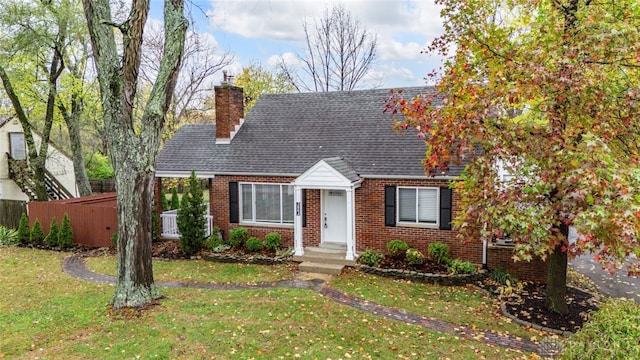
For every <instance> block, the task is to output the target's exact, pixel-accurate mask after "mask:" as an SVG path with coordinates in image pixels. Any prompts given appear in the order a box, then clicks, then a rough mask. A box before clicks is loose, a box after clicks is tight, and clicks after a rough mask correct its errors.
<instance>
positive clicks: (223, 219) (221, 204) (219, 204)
mask: <svg viewBox="0 0 640 360" xmlns="http://www.w3.org/2000/svg"><path fill="white" fill-rule="evenodd" d="M293 180H294V178H287V177H278V176H270V177H265V176H225V175H218V176H216V177H215V178H213V179H210V180H209V189H210V193H209V203H210V209H211V214H210V215H212V216H213V225H215V226H217V227H219V228H220V230H222V236H223V237H224V238H225V239H228V237H229V231H231V229H233V228H235V227H238V226H242V227H244V228H246V229H247V230H249V233H251V236H257V237H259V238H261V239H264V236H265V235H266V234H268V233H270V232H274V231H275V232H279V233H280V235H282V243H283V245H284V246H293V226H292V225H291V226H253V225H247V224H232V223H230V222H229V182H231V181H237V182H264V183H279V184H287V183H290V182H292V181H293ZM307 193H308V192H307ZM318 197H319V196H318ZM308 206H309V203H307V208H308ZM307 219H308V217H307ZM305 235H306V232H305Z"/></svg>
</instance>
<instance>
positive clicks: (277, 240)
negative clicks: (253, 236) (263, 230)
mask: <svg viewBox="0 0 640 360" xmlns="http://www.w3.org/2000/svg"><path fill="white" fill-rule="evenodd" d="M280 245H282V236H280V234H278V233H277V232H272V233H268V234H267V235H265V237H264V247H265V249H267V250H271V251H275V250H277V249H278V248H279V247H280Z"/></svg>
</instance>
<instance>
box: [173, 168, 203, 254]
mask: <svg viewBox="0 0 640 360" xmlns="http://www.w3.org/2000/svg"><path fill="white" fill-rule="evenodd" d="M176 198H177V197H176ZM172 200H173V199H172ZM206 209H207V207H206V205H205V204H204V201H203V200H202V187H200V180H198V178H197V177H196V173H195V171H191V176H190V177H189V191H188V192H186V193H184V195H182V204H181V207H180V209H178V218H177V219H176V221H177V222H178V231H179V232H180V249H182V252H184V253H185V254H186V255H187V256H190V255H193V254H195V253H197V252H198V251H200V250H201V249H202V244H203V243H204V238H205V234H206V226H207V220H206V219H205V217H204V215H205V211H206Z"/></svg>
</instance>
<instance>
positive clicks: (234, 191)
mask: <svg viewBox="0 0 640 360" xmlns="http://www.w3.org/2000/svg"><path fill="white" fill-rule="evenodd" d="M229 222H230V223H233V224H237V223H238V222H240V207H239V204H238V182H236V181H230V182H229Z"/></svg>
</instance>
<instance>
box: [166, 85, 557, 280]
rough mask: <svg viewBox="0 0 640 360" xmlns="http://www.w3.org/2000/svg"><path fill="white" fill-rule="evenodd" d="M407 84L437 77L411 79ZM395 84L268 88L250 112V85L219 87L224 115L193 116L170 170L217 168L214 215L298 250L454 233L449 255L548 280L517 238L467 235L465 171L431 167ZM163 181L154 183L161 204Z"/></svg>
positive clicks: (352, 249) (447, 237) (442, 238)
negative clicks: (462, 196)
mask: <svg viewBox="0 0 640 360" xmlns="http://www.w3.org/2000/svg"><path fill="white" fill-rule="evenodd" d="M404 90H405V96H412V95H418V94H425V92H427V91H433V89H431V88H426V87H420V88H417V87H416V88H408V89H404ZM388 95H389V90H388V89H376V90H363V91H351V92H327V93H297V94H266V95H262V97H261V98H260V100H259V101H258V102H257V103H256V105H255V106H254V108H253V109H252V110H251V112H250V114H249V115H248V116H247V118H246V119H243V114H244V109H243V105H242V100H243V92H242V89H241V88H238V87H236V86H233V85H231V84H229V83H226V82H223V84H222V85H220V86H217V87H216V88H215V101H216V122H217V124H215V125H213V124H194V125H185V126H183V127H182V128H181V129H180V130H179V131H178V132H177V133H176V134H175V135H174V137H173V138H172V139H171V140H170V141H168V142H167V144H166V145H165V146H164V148H163V149H162V150H161V152H160V154H159V156H158V161H157V164H156V177H157V178H158V181H157V182H156V189H159V187H160V186H161V179H162V178H171V177H188V176H189V175H190V174H191V170H195V172H196V175H197V176H198V177H199V178H204V179H209V185H210V186H209V189H210V190H209V191H210V194H209V199H210V204H209V205H210V215H211V216H213V222H214V224H215V225H216V226H218V227H219V228H220V229H221V230H222V232H223V235H224V236H225V237H226V236H227V235H228V234H229V231H230V230H231V229H233V228H234V227H237V226H242V227H245V228H247V229H248V230H249V232H250V233H251V234H252V236H257V237H261V238H262V237H264V235H265V234H267V233H269V232H274V231H275V232H279V233H280V234H281V235H282V238H283V241H284V243H285V244H286V245H289V246H293V247H294V249H295V254H296V255H303V254H304V252H305V248H309V247H318V246H323V245H328V246H336V245H337V246H338V247H339V248H342V249H344V250H343V251H344V258H345V259H346V260H353V259H355V258H357V256H358V254H359V253H360V252H362V251H364V250H365V249H368V248H372V249H376V250H379V251H384V249H385V245H386V243H387V242H388V241H389V240H391V239H402V240H404V241H406V242H407V243H408V244H409V245H410V246H411V247H414V248H417V249H418V250H420V251H422V252H424V253H426V249H427V246H428V244H429V243H432V242H443V243H446V244H447V245H448V246H449V248H450V251H451V256H452V257H454V258H461V259H463V260H468V261H471V262H473V263H475V264H478V265H483V266H488V267H490V268H493V267H496V268H497V267H499V268H503V269H506V270H508V271H510V272H512V273H514V274H516V275H517V276H519V277H520V278H522V279H535V280H540V279H543V277H544V272H545V269H546V267H545V266H544V264H543V263H541V262H539V261H534V262H532V263H515V264H514V263H513V261H511V255H512V251H513V248H511V247H500V246H490V245H488V244H487V242H486V241H481V240H480V239H478V240H476V241H471V242H467V243H463V242H462V241H460V240H459V239H457V238H456V232H455V230H452V228H451V218H452V216H453V215H454V214H455V212H456V211H458V210H459V209H458V208H457V203H458V196H457V194H456V193H455V192H453V191H452V190H451V189H449V183H450V181H452V180H454V179H455V178H456V177H457V176H458V175H460V174H461V173H462V171H463V166H452V167H451V170H450V172H449V173H447V174H441V175H439V176H435V177H428V176H426V175H425V173H424V169H423V166H422V163H421V159H422V158H423V157H424V156H425V145H424V142H422V141H419V140H418V139H417V138H416V137H415V136H414V135H413V134H410V133H407V134H406V135H402V134H397V133H394V132H393V131H392V129H391V126H392V122H391V115H388V114H383V109H384V102H385V100H386V98H387V97H388ZM159 194H160V191H156V196H157V197H158V198H157V199H156V200H157V201H156V204H160V203H161V202H160V201H159Z"/></svg>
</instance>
